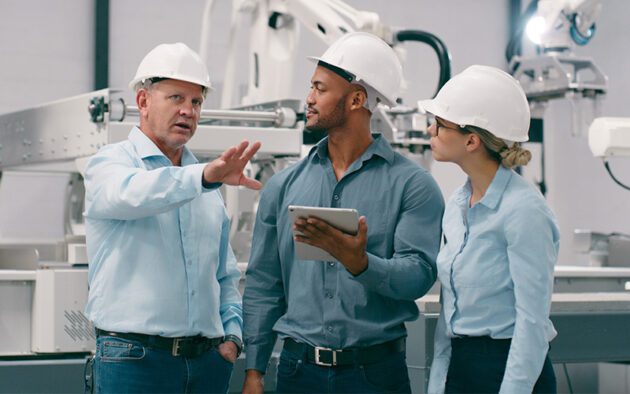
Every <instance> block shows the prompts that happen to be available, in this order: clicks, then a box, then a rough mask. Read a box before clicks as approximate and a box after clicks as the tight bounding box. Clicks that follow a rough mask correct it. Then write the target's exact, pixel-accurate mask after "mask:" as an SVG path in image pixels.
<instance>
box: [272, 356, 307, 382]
mask: <svg viewBox="0 0 630 394" xmlns="http://www.w3.org/2000/svg"><path fill="white" fill-rule="evenodd" d="M302 362H303V361H302V360H300V359H298V358H295V357H291V356H289V355H287V353H286V352H285V351H282V353H280V362H279V363H278V376H279V377H283V378H291V377H293V376H295V375H297V373H298V372H299V370H300V367H301V365H302Z"/></svg>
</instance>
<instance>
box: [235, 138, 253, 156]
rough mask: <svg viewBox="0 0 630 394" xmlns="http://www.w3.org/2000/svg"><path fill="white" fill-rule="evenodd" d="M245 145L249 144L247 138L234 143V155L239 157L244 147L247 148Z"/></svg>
mask: <svg viewBox="0 0 630 394" xmlns="http://www.w3.org/2000/svg"><path fill="white" fill-rule="evenodd" d="M247 145H249V141H247V140H243V141H241V143H240V144H238V145H236V152H235V153H234V156H236V157H237V158H239V159H240V158H241V156H242V155H243V152H245V148H247Z"/></svg>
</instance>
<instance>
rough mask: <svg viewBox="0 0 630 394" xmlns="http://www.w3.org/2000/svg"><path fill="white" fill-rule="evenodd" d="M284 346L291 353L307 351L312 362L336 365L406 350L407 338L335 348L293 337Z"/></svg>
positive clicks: (328, 365) (366, 362) (367, 361)
mask: <svg viewBox="0 0 630 394" xmlns="http://www.w3.org/2000/svg"><path fill="white" fill-rule="evenodd" d="M284 348H285V349H286V350H288V351H290V352H291V353H296V354H300V355H304V353H306V360H307V361H308V362H310V363H313V364H317V365H320V366H324V367H334V366H337V365H352V364H359V365H360V364H371V363H375V362H378V361H380V360H381V359H383V358H384V357H386V356H388V355H390V354H393V353H400V352H404V351H405V349H406V345H405V338H398V339H394V340H393V341H389V342H384V343H380V344H378V345H373V346H367V347H362V348H347V349H340V350H334V349H329V348H325V347H318V346H316V347H313V346H311V345H307V344H305V343H301V342H296V341H294V340H293V339H291V338H286V339H285V340H284Z"/></svg>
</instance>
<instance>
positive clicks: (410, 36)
mask: <svg viewBox="0 0 630 394" xmlns="http://www.w3.org/2000/svg"><path fill="white" fill-rule="evenodd" d="M396 39H397V40H398V41H400V42H404V41H418V42H422V43H425V44H427V45H429V46H430V47H431V48H433V50H434V51H435V53H436V55H437V57H438V61H439V62H440V78H439V80H438V87H437V90H436V91H435V94H434V95H433V97H435V96H436V95H437V93H438V91H439V90H440V89H441V88H442V86H444V84H445V83H446V82H447V81H448V80H449V79H451V54H450V53H449V51H448V48H447V47H446V45H445V44H444V42H443V41H442V40H440V39H439V38H438V37H437V36H436V35H434V34H431V33H429V32H426V31H422V30H400V31H398V32H397V33H396Z"/></svg>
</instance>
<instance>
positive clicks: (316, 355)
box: [315, 346, 341, 367]
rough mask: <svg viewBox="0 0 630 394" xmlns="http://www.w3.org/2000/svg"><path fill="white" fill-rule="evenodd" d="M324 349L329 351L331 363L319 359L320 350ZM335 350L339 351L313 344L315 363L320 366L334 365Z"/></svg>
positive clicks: (335, 361)
mask: <svg viewBox="0 0 630 394" xmlns="http://www.w3.org/2000/svg"><path fill="white" fill-rule="evenodd" d="M322 350H324V351H329V352H331V353H332V363H326V362H323V361H321V360H320V359H319V358H320V356H321V354H320V352H321V351H322ZM337 352H341V350H332V349H331V348H327V347H319V346H315V364H316V365H320V366H322V367H334V366H336V365H337Z"/></svg>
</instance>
